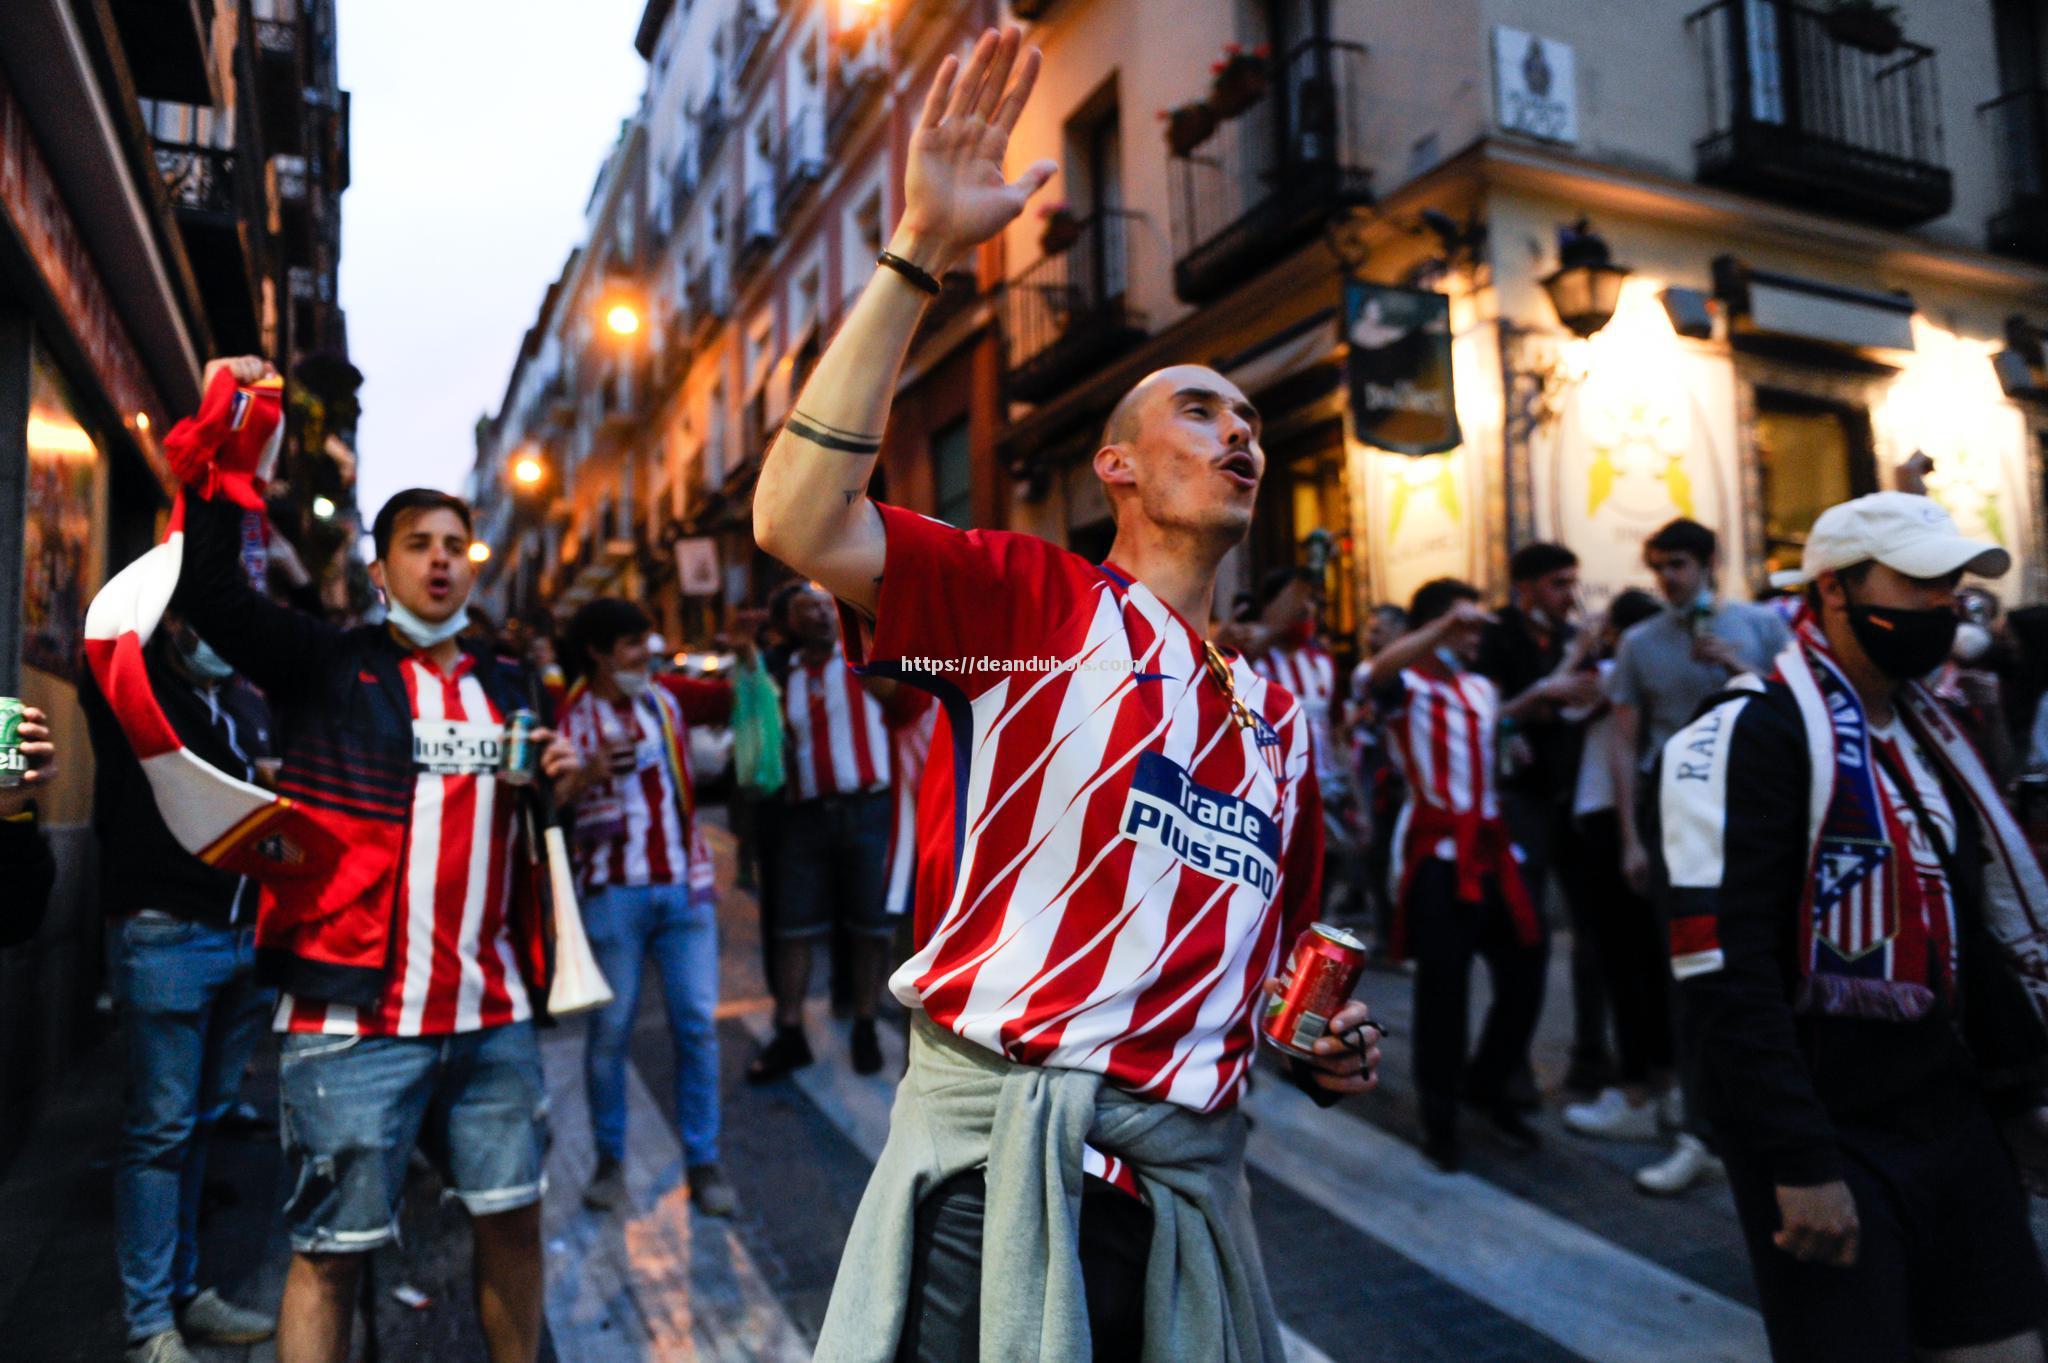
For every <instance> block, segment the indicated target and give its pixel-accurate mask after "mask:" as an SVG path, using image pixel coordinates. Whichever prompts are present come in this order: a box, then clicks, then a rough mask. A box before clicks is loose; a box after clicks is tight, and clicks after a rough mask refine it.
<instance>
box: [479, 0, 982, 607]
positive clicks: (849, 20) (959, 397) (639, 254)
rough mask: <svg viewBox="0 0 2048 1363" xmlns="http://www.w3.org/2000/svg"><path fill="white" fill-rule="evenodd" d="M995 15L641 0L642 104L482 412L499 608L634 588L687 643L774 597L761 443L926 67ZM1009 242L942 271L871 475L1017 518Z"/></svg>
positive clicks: (874, 195)
mask: <svg viewBox="0 0 2048 1363" xmlns="http://www.w3.org/2000/svg"><path fill="white" fill-rule="evenodd" d="M999 17H1000V11H999V9H998V8H997V6H996V5H995V4H994V3H993V0H984V2H983V3H939V4H935V3H929V2H927V0H871V2H870V3H857V2H856V0H790V2H789V3H784V4H780V5H770V4H767V3H764V2H763V0H695V3H691V4H675V3H670V2H669V0H653V3H650V4H649V6H648V8H647V10H646V12H645V14H644V16H643V18H642V22H641V25H640V30H639V33H638V35H637V43H638V46H639V50H640V52H641V55H642V56H643V57H645V58H646V60H647V63H648V68H647V69H648V84H647V89H646V93H645V96H644V98H643V100H642V105H641V109H640V112H639V114H638V115H637V117H636V118H635V119H634V120H633V121H632V123H631V124H630V125H629V126H628V128H627V129H626V131H625V132H624V133H623V134H622V136H621V139H620V142H619V144H618V146H617V147H616V148H615V149H614V151H613V153H612V156H611V157H610V159H609V160H608V162H607V165H606V167H605V170H604V172H603V173H602V174H601V175H600V177H599V180H598V185H597V188H596V191H595V192H594V193H593V196H592V199H591V209H590V213H589V215H588V221H587V224H586V233H585V240H584V243H583V245H582V246H580V247H579V248H578V249H577V251H576V252H575V253H574V254H573V255H572V257H571V259H570V261H569V264H568V265H567V266H566V267H565V269H564V272H563V275H562V278H561V279H560V280H559V281H557V283H556V284H555V285H554V286H552V287H551V288H550V290H549V292H548V294H547V297H546V299H545V300H544V302H543V305H542V308H541V310H540V313H539V316H538V317H537V319H536V323H535V326H534V328H533V329H532V330H531V331H530V332H529V333H528V336H527V338H526V341H525V344H524V345H523V346H522V348H521V351H520V355H519V358H518V360H517V361H516V362H515V366H514V372H513V375H512V377H511V379H510V381H509V382H508V385H507V390H506V394H505V398H504V401H503V402H502V404H501V406H500V410H499V411H498V413H497V414H495V415H494V416H491V417H488V418H486V419H485V420H484V421H483V422H481V423H480V424H479V428H478V432H479V434H478V458H477V469H476V474H475V478H474V480H473V486H472V491H473V492H474V493H475V494H476V495H477V497H478V499H479V503H480V505H481V506H482V507H483V517H482V519H483V523H484V525H485V526H486V528H487V536H486V537H487V542H488V543H490V544H491V547H492V549H493V557H492V559H491V560H490V564H489V566H488V570H487V575H486V583H485V585H486V589H487V590H488V591H489V592H490V593H492V596H491V600H492V602H493V604H495V605H497V607H498V608H499V609H501V610H505V609H517V608H519V607H520V606H523V605H530V604H534V603H540V602H545V603H548V604H551V605H553V606H556V607H557V608H561V609H567V608H573V606H574V605H576V604H578V603H579V602H580V601H582V600H585V599H587V598H588V597H589V596H591V595H593V594H595V593H597V592H600V591H618V592H625V593H627V594H629V595H632V596H634V597H636V598H637V599H640V600H643V601H646V602H647V603H648V604H649V605H650V606H652V607H653V608H654V610H655V612H656V615H657V618H658V619H659V620H660V621H661V623H662V625H663V627H664V629H665V631H666V632H668V633H669V635H670V637H672V638H675V639H678V640H681V639H699V638H702V637H704V636H706V635H708V634H710V633H711V632H713V631H715V630H716V629H717V628H719V627H720V626H721V625H723V624H724V623H726V621H727V617H728V612H729V611H730V610H731V609H732V608H734V607H737V606H742V605H747V604H759V603H760V602H761V601H762V600H764V599H765V596H766V594H767V592H768V591H769V590H770V588H771V587H772V585H773V584H774V582H775V581H776V580H778V579H779V577H780V576H782V575H784V573H785V571H786V570H784V569H782V568H781V566H780V565H778V564H775V563H773V562H772V561H770V560H768V559H767V558H766V557H765V556H763V555H761V554H760V553H759V552H758V551H757V550H756V549H755V547H754V543H753V531H752V525H751V514H750V509H749V508H750V505H751V502H750V498H751V492H752V488H753V482H754V479H755V478H756V477H757V476H758V474H759V471H760V464H761V458H762V456H763V455H764V454H765V452H766V447H767V444H768V442H769V441H770V440H771V439H772V437H773V434H774V432H775V430H776V429H777V428H778V427H779V425H780V423H781V421H782V420H783V418H784V417H785V416H786V415H787V413H788V410H789V407H790V404H791V403H792V402H793V401H794V399H795V395H796V393H797V392H798V390H799V389H800V388H801V387H802V384H803V381H804V379H805V377H807V376H808V374H809V372H810V368H811V366H812V365H813V364H815V363H816V361H817V357H818V355H819V353H820V352H821V351H822V349H823V347H824V345H825V343H826V342H827V341H828V340H829V339H830V337H831V335H832V332H833V330H834V328H836V327H837V325H838V324H839V321H840V320H841V318H843V316H844V315H845V312H846V308H847V306H848V305H849V303H850V302H851V301H852V299H853V297H854V295H855V294H856V293H857V292H858V290H859V288H860V286H861V285H862V284H864V283H865V282H866V280H867V279H868V277H869V276H870V274H871V273H872V271H873V268H874V265H873V262H874V257H875V255H876V253H877V252H879V251H880V250H881V248H882V246H883V244H884V243H885V242H886V240H887V238H888V236H889V233H890V232H891V231H892V230H893V228H894V225H895V222H896V219H897V217H898V216H899V215H900V214H901V212H902V157H903V148H904V145H905V142H906V140H907V137H908V134H909V120H910V119H911V118H913V117H914V116H915V112H916V108H917V101H918V99H919V97H920V96H921V93H922V90H923V88H924V86H925V84H926V83H927V82H928V81H929V79H930V76H931V73H932V71H933V70H934V69H935V68H936V66H937V63H938V61H939V60H940V59H941V58H942V57H943V55H944V54H945V53H946V52H949V51H953V50H955V49H957V48H958V47H960V46H961V45H962V44H963V43H966V42H969V41H971V39H972V37H973V35H974V34H975V33H977V32H978V31H979V29H980V28H981V27H982V26H983V25H985V24H987V23H990V22H994V21H995V20H996V19H998V18H999ZM994 259H995V256H994V254H993V252H991V253H990V254H989V255H988V256H987V257H986V258H985V260H984V261H983V262H981V264H980V265H979V266H978V267H977V268H979V269H981V270H983V271H985V272H986V273H976V272H975V269H965V270H963V271H962V272H960V273H959V274H956V275H955V276H954V277H952V278H950V279H948V280H947V281H945V283H946V290H945V293H944V295H943V296H942V297H941V299H940V300H939V302H938V303H937V305H935V306H934V307H933V308H932V309H931V311H930V313H929V315H928V317H927V320H926V322H925V325H924V328H923V330H922V331H921V332H920V334H919V336H918V338H917V342H916V344H915V345H914V347H913V352H912V354H911V356H910V359H909V362H908V363H907V364H906V366H905V369H904V373H903V379H902V383H901V385H900V388H899V393H898V399H897V410H896V414H895V417H894V418H893V419H892V421H891V424H890V429H889V436H888V443H887V446H886V448H885V450H884V454H883V459H882V464H881V468H880V472H879V473H878V476H877V477H878V485H879V490H880V491H881V492H882V493H883V494H884V495H887V496H889V497H892V498H894V499H896V500H900V501H903V502H905V503H906V504H908V505H912V506H916V507H918V508H919V509H921V510H927V511H930V512H932V513H934V514H940V515H946V516H948V517H950V518H953V519H956V520H958V521H959V522H960V523H962V524H966V523H970V522H971V523H974V524H982V525H994V524H1001V523H1003V521H1004V520H1005V519H1006V517H1007V514H1008V512H1007V493H1008V484H1007V480H1005V479H1003V478H1002V477H1001V476H1000V470H999V468H998V466H997V463H996V458H995V445H994V437H995V434H996V431H997V428H998V425H999V421H1000V416H1001V413H1000V403H999V397H1000V387H999V380H1000V372H999V361H1000V348H999V344H998V337H997V333H996V329H995V318H996V308H995V303H994V300H993V297H992V296H991V294H990V292H989V289H990V286H992V285H993V284H994V283H995V282H996V280H998V279H999V278H1000V274H999V272H998V271H997V270H995V269H994V267H993V261H994ZM621 307H623V308H626V309H628V310H629V311H631V312H632V313H633V314H634V316H635V319H636V326H635V328H634V330H632V332H631V333H630V334H621V333H620V332H619V331H618V330H617V329H615V328H614V327H613V326H612V325H611V323H612V319H613V315H614V312H615V310H616V309H618V308H621ZM525 461H532V462H531V463H526V462H525ZM523 463H525V467H526V468H527V469H528V470H529V471H538V472H539V475H540V476H539V477H538V478H536V479H534V480H533V481H532V482H526V483H522V482H521V480H520V478H519V477H518V473H519V470H520V469H521V466H522V464H523Z"/></svg>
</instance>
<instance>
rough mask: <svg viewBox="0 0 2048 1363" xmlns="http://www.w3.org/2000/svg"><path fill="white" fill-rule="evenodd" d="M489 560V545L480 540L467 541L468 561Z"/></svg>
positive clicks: (485, 561)
mask: <svg viewBox="0 0 2048 1363" xmlns="http://www.w3.org/2000/svg"><path fill="white" fill-rule="evenodd" d="M490 560H491V546H490V545H488V544H485V543H484V542H483V541H482V540H471V541H470V542H469V561H470V562H471V563H488V562H490Z"/></svg>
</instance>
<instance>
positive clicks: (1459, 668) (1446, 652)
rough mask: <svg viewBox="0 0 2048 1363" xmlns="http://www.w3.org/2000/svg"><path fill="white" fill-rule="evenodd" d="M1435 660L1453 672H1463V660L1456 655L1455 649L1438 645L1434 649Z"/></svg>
mask: <svg viewBox="0 0 2048 1363" xmlns="http://www.w3.org/2000/svg"><path fill="white" fill-rule="evenodd" d="M1436 660H1437V661H1438V662H1440V663H1442V664H1443V665H1444V666H1445V667H1448V668H1450V669H1451V671H1453V672H1463V671H1464V670H1465V660H1464V659H1463V658H1461V657H1459V656H1458V653H1457V650H1455V649H1452V648H1448V647H1439V648H1438V649H1437V651H1436Z"/></svg>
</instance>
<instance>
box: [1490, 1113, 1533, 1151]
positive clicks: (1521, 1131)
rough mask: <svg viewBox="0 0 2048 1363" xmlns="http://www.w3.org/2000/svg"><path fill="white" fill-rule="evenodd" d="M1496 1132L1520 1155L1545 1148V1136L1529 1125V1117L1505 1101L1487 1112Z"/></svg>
mask: <svg viewBox="0 0 2048 1363" xmlns="http://www.w3.org/2000/svg"><path fill="white" fill-rule="evenodd" d="M1487 1121H1488V1122H1489V1123H1490V1124H1491V1125H1492V1127H1493V1130H1494V1134H1495V1135H1497V1136H1499V1137H1500V1138H1501V1140H1502V1141H1503V1142H1504V1143H1505V1144H1506V1145H1507V1147H1508V1148H1509V1149H1510V1150H1513V1151H1514V1152H1515V1153H1516V1154H1518V1155H1530V1154H1534V1153H1535V1152H1536V1151H1538V1150H1541V1149H1542V1148H1543V1137H1542V1136H1540V1135H1538V1134H1537V1133H1536V1128H1535V1127H1533V1126H1531V1125H1529V1120H1528V1118H1526V1117H1524V1116H1523V1115H1522V1114H1521V1113H1519V1112H1517V1111H1515V1109H1514V1108H1513V1107H1511V1106H1509V1105H1507V1104H1505V1103H1503V1104H1501V1105H1500V1106H1498V1107H1496V1108H1494V1109H1493V1111H1491V1112H1489V1113H1488V1114H1487Z"/></svg>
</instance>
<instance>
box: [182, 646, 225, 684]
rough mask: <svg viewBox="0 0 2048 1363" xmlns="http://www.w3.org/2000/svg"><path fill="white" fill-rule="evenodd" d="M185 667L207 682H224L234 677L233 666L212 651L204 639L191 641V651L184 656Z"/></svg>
mask: <svg viewBox="0 0 2048 1363" xmlns="http://www.w3.org/2000/svg"><path fill="white" fill-rule="evenodd" d="M185 666H187V667H189V668H191V669H192V674H193V675H194V676H196V677H203V678H205V679H206V680H207V681H213V682H219V681H226V680H227V679H228V678H229V677H232V676H234V675H235V668H234V664H232V663H230V662H229V661H228V660H227V659H225V658H223V657H221V656H220V654H218V653H215V652H214V651H213V646H212V645H211V644H209V643H207V642H206V640H204V639H199V638H195V639H193V641H192V651H191V652H189V653H186V654H185Z"/></svg>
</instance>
